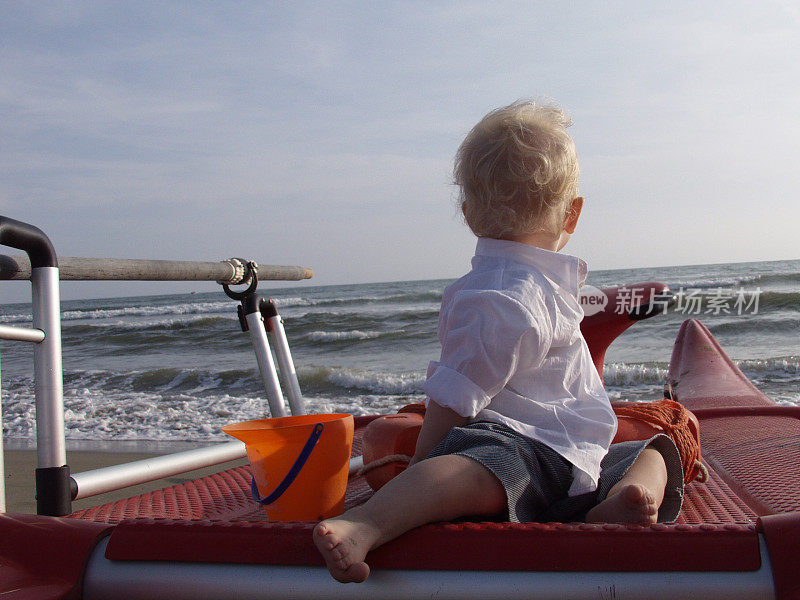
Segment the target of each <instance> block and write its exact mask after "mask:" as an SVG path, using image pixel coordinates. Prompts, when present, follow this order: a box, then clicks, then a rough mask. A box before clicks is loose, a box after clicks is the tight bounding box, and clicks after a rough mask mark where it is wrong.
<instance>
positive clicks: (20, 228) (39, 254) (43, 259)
mask: <svg viewBox="0 0 800 600" xmlns="http://www.w3.org/2000/svg"><path fill="white" fill-rule="evenodd" d="M0 245H3V246H9V247H10V248H16V249H17V250H23V251H24V252H25V253H26V254H27V255H28V258H29V259H30V261H31V268H32V269H35V268H37V267H57V266H58V257H57V256H56V251H55V249H54V248H53V244H51V243H50V238H48V237H47V236H46V235H45V234H44V232H43V231H42V230H41V229H39V228H38V227H34V226H33V225H28V224H27V223H23V222H22V221H15V220H14V219H9V218H8V217H0Z"/></svg>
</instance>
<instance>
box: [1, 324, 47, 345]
mask: <svg viewBox="0 0 800 600" xmlns="http://www.w3.org/2000/svg"><path fill="white" fill-rule="evenodd" d="M0 340H14V341H17V342H33V343H36V344H38V343H39V342H41V341H42V340H44V331H42V330H41V329H31V328H29V327H11V326H10V325H0Z"/></svg>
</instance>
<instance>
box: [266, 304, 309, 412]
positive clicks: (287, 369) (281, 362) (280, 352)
mask: <svg viewBox="0 0 800 600" xmlns="http://www.w3.org/2000/svg"><path fill="white" fill-rule="evenodd" d="M268 329H269V332H270V334H271V336H270V337H272V343H273V344H274V345H275V358H277V359H278V367H280V370H281V379H282V380H283V385H284V387H285V388H286V397H287V398H288V400H289V408H290V409H291V411H292V414H293V415H304V414H306V404H305V401H304V400H303V393H302V392H301V391H300V382H299V381H297V371H295V368H294V361H293V360H292V351H291V350H289V340H287V339H286V331H285V330H284V328H283V319H281V316H280V315H277V316H274V317H270V319H269V328H268Z"/></svg>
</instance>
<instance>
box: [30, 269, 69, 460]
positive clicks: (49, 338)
mask: <svg viewBox="0 0 800 600" xmlns="http://www.w3.org/2000/svg"><path fill="white" fill-rule="evenodd" d="M31 283H32V284H33V285H32V298H33V327H34V328H35V329H40V330H42V331H44V332H45V337H44V340H43V341H42V342H41V343H39V344H36V345H35V346H34V353H33V367H34V380H35V389H36V455H37V460H38V468H40V469H45V468H50V467H63V466H64V465H66V464H67V450H66V445H65V441H64V378H63V375H62V371H61V303H60V296H59V291H58V268H57V267H37V268H35V269H33V272H32V274H31Z"/></svg>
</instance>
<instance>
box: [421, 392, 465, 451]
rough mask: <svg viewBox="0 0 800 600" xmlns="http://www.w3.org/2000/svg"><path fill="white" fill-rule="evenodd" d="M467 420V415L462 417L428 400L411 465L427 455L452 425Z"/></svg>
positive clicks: (455, 425) (458, 424) (460, 423)
mask: <svg viewBox="0 0 800 600" xmlns="http://www.w3.org/2000/svg"><path fill="white" fill-rule="evenodd" d="M468 420H469V419H467V417H462V416H461V415H459V414H458V413H457V412H455V411H453V410H450V409H449V408H445V407H443V406H439V405H438V404H436V402H434V401H433V400H429V401H428V409H427V410H426V411H425V420H424V421H423V422H422V430H420V432H419V438H418V439H417V449H416V451H415V452H414V458H413V459H411V463H410V464H412V465H413V464H414V463H416V462H419V461H421V460H422V459H423V458H425V457H426V456H428V454H429V453H430V451H431V450H433V449H434V448H435V447H436V445H437V444H438V443H439V442H441V441H442V440H443V439H444V438H445V436H446V435H447V434H448V432H449V431H450V430H451V429H452V428H453V427H459V426H461V425H464V424H465V423H466V422H467V421H468Z"/></svg>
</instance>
